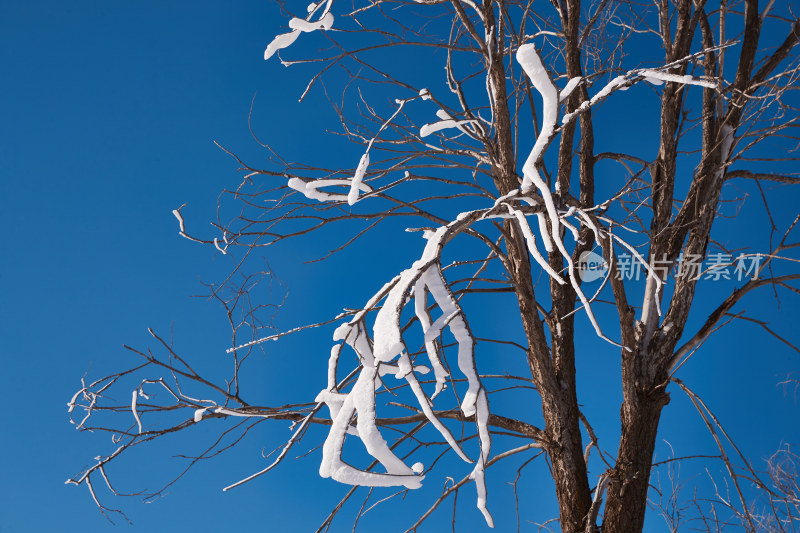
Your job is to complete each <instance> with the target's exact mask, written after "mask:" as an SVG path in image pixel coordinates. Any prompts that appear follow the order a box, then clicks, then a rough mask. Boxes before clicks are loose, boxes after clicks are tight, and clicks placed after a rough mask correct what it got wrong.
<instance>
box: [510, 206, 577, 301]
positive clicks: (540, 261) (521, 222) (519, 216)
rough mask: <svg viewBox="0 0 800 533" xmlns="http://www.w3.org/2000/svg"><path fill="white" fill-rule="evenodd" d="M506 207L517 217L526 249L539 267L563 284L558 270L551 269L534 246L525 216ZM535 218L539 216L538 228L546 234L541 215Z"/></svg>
mask: <svg viewBox="0 0 800 533" xmlns="http://www.w3.org/2000/svg"><path fill="white" fill-rule="evenodd" d="M506 207H507V208H508V212H509V213H511V214H512V215H514V217H515V218H516V219H517V222H518V223H519V226H520V228H521V229H522V234H523V235H524V236H525V242H526V243H527V245H528V251H529V252H530V253H531V255H532V256H533V259H534V260H535V261H536V262H537V263H538V264H539V266H540V267H542V269H543V270H544V271H545V272H547V274H548V275H549V276H550V277H551V278H553V279H554V280H556V281H557V282H558V284H559V285H564V284H565V283H566V281H564V279H563V278H562V277H561V276H559V274H558V272H556V271H555V270H553V268H552V267H551V266H550V264H549V263H548V262H547V260H546V259H545V258H544V256H542V253H541V252H540V251H539V248H538V247H537V246H536V236H534V234H533V231H531V227H530V225H529V224H528V220H527V219H526V218H525V215H524V214H523V213H522V211H520V210H519V209H514V208H513V207H511V206H510V205H508V204H506ZM537 218H539V221H540V225H539V229H540V230H541V231H542V235H547V231H546V229H547V226H544V230H542V224H541V221H542V219H543V217H541V216H539V217H537ZM548 251H552V248H551V250H548Z"/></svg>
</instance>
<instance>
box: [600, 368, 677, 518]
mask: <svg viewBox="0 0 800 533" xmlns="http://www.w3.org/2000/svg"><path fill="white" fill-rule="evenodd" d="M641 378H642V379H637V380H635V381H634V382H632V383H635V385H633V387H632V389H634V390H631V391H630V392H629V393H627V394H626V398H625V401H624V402H623V404H622V409H621V412H620V419H621V422H622V436H621V438H620V443H619V450H618V452H617V463H616V467H615V469H614V474H613V476H612V478H611V481H610V482H609V485H608V489H607V494H606V508H605V515H604V520H603V531H606V532H609V533H612V532H613V533H636V532H640V531H642V528H643V527H644V516H645V511H646V510H647V491H648V489H649V483H650V470H651V468H652V464H653V451H654V449H655V445H656V435H657V433H658V423H659V420H660V418H661V410H662V409H663V408H664V406H665V405H667V403H669V395H668V394H667V393H666V392H664V390H663V388H661V387H646V388H640V387H641V385H642V384H643V383H644V381H645V379H646V378H645V377H644V376H641Z"/></svg>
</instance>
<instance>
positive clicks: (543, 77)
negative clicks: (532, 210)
mask: <svg viewBox="0 0 800 533" xmlns="http://www.w3.org/2000/svg"><path fill="white" fill-rule="evenodd" d="M517 62H518V63H519V64H520V66H521V67H522V70H524V71H525V74H526V75H527V76H528V78H530V80H531V84H533V87H534V88H535V89H536V90H537V91H539V94H541V95H542V129H541V131H540V132H539V136H538V137H537V138H536V143H535V144H534V145H533V148H532V149H531V153H530V155H528V159H527V160H526V161H525V165H524V166H523V181H522V192H523V193H525V192H527V191H529V190H530V189H531V188H532V187H533V185H536V186H537V187H538V188H539V189H543V188H544V189H547V187H546V186H545V185H544V182H543V181H542V178H541V177H540V176H539V171H538V170H537V168H536V164H537V163H538V162H539V159H540V158H541V157H542V155H543V154H544V151H545V149H546V148H547V146H548V145H549V144H550V141H551V140H552V138H553V136H554V135H555V128H556V120H557V118H558V88H557V87H556V86H555V84H554V83H553V80H552V79H550V74H549V73H548V72H547V69H546V68H545V66H544V63H542V58H541V56H540V55H539V52H538V50H536V47H535V46H534V45H533V43H528V44H524V45H522V46H520V47H519V49H518V50H517ZM540 183H541V185H540ZM548 196H549V191H548ZM545 202H547V198H545ZM551 203H552V199H551ZM554 231H555V228H554Z"/></svg>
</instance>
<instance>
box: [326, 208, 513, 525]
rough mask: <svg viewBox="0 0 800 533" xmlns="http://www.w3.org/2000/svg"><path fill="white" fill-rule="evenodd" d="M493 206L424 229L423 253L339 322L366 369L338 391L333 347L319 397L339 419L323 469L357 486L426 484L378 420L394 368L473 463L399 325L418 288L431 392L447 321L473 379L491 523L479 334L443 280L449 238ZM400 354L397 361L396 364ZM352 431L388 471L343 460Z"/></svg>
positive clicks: (337, 336) (442, 373)
mask: <svg viewBox="0 0 800 533" xmlns="http://www.w3.org/2000/svg"><path fill="white" fill-rule="evenodd" d="M496 207H497V206H495V207H493V208H492V209H495V208H496ZM492 209H490V210H480V211H471V212H467V213H462V214H461V215H459V216H458V217H457V218H456V220H455V221H453V222H451V223H450V224H448V225H446V226H442V227H440V228H438V229H437V230H435V231H430V232H426V234H425V238H426V239H427V243H426V245H425V248H424V250H423V253H422V255H421V257H420V259H419V260H417V261H415V262H414V263H413V264H412V265H411V267H409V268H407V269H406V270H404V271H403V272H401V273H400V275H399V276H397V277H396V278H395V279H394V280H392V282H390V283H389V284H387V285H386V286H384V287H383V288H382V289H381V290H380V291H379V292H378V293H377V294H376V295H375V296H373V298H371V299H370V301H369V303H368V304H367V305H366V306H365V308H364V310H363V311H362V312H359V313H357V314H356V315H355V316H354V317H353V318H352V319H351V320H350V321H349V322H346V323H344V324H342V325H340V326H339V327H338V328H336V331H335V332H334V335H333V338H334V340H335V341H344V342H345V343H347V344H348V345H349V346H351V347H352V348H353V350H354V351H355V352H356V354H357V355H358V357H359V360H360V362H361V370H360V373H359V375H358V380H357V381H356V384H355V385H354V386H353V388H352V389H351V390H350V391H349V392H347V393H342V392H340V391H338V390H336V388H335V383H336V368H337V366H338V359H339V356H340V353H341V351H340V349H338V346H337V347H335V348H334V349H333V350H331V356H330V359H329V362H328V388H327V389H326V390H324V391H322V392H321V393H320V394H319V395H318V396H317V401H318V402H324V403H326V404H327V405H328V407H329V409H330V410H331V416H332V420H333V422H332V425H331V429H330V431H329V433H328V436H327V438H326V439H325V444H324V445H323V460H322V463H321V465H320V475H321V476H323V477H331V478H333V479H336V480H337V481H340V482H343V483H349V484H353V485H367V486H405V487H407V488H417V487H419V486H421V481H422V479H423V476H421V475H417V474H418V473H420V472H422V471H423V470H424V467H423V465H421V464H415V465H414V466H413V467H411V468H409V467H408V466H407V465H406V464H405V463H404V462H403V461H402V460H400V459H399V458H398V457H397V456H396V455H395V454H394V453H393V452H392V450H391V449H390V448H389V446H388V445H387V443H386V441H385V440H384V439H383V437H382V436H381V433H380V430H379V428H378V426H377V424H376V414H375V391H376V390H377V389H378V388H379V387H380V385H381V381H380V376H381V375H382V374H390V373H391V374H394V375H395V378H396V379H405V380H406V382H407V383H408V385H409V389H410V390H411V391H412V393H413V394H414V396H415V398H416V400H417V403H418V405H419V407H420V410H421V411H422V412H423V413H424V414H425V416H426V418H427V419H428V420H429V421H430V423H431V425H433V426H434V427H435V428H436V430H437V431H438V432H439V433H440V434H441V435H442V437H443V438H444V439H445V441H446V442H447V443H448V444H449V445H450V447H451V448H452V449H453V450H454V451H455V452H456V454H457V455H458V456H459V457H461V459H463V460H464V461H467V462H471V461H470V459H469V458H468V457H467V455H466V454H465V453H464V452H463V451H462V449H461V447H460V446H459V444H458V442H457V441H456V439H455V438H454V437H453V435H452V433H451V432H450V430H449V429H448V428H447V427H446V426H445V425H444V424H443V423H442V422H441V421H440V420H439V419H438V418H437V417H436V415H435V413H434V411H433V409H432V398H431V397H430V396H428V395H427V394H426V392H425V391H424V390H423V388H422V385H421V383H420V382H419V380H418V379H417V373H426V372H428V371H429V369H428V368H427V367H424V366H421V365H418V366H414V365H413V363H412V361H411V358H410V356H409V353H408V350H407V348H406V345H405V341H404V339H403V335H402V328H401V325H400V315H401V313H402V311H403V309H404V308H405V306H406V305H407V303H408V302H409V301H410V296H411V294H412V291H413V296H414V309H415V312H416V314H417V316H418V318H419V321H420V325H421V326H422V329H423V336H424V338H425V346H426V352H427V354H428V357H429V359H430V361H431V367H432V368H433V371H434V375H435V376H436V382H437V383H436V390H435V391H434V394H433V396H435V395H436V394H438V393H439V392H440V391H441V390H442V389H443V388H444V384H445V381H446V379H447V377H448V373H447V371H446V370H445V366H444V364H443V361H442V360H441V357H440V354H439V351H438V346H437V345H436V343H435V338H436V337H438V335H439V334H440V333H441V332H442V330H443V329H444V328H448V329H449V330H450V332H451V333H452V335H453V336H454V337H455V339H456V342H457V344H458V354H457V359H458V367H459V370H460V371H461V373H462V374H463V375H464V376H465V377H466V379H467V382H468V387H467V391H466V393H465V394H464V398H463V401H462V404H461V410H462V412H463V413H464V415H465V416H467V417H471V416H475V419H476V422H477V425H478V435H479V439H480V450H481V451H480V457H479V459H478V461H477V462H476V466H475V468H474V470H473V474H472V476H473V479H474V480H475V482H476V485H477V491H478V507H479V508H480V509H481V511H482V512H483V513H484V516H485V517H486V521H487V523H488V524H489V525H492V524H493V521H492V517H491V515H490V514H489V512H488V510H487V509H486V486H485V479H484V473H483V472H484V467H485V464H486V462H487V460H488V456H489V452H490V449H491V439H490V435H489V429H488V420H489V405H488V400H487V396H486V390H485V389H484V387H483V385H482V383H481V380H480V377H479V376H478V371H477V368H476V365H475V340H474V338H473V336H472V334H471V332H470V330H469V327H468V325H467V321H466V318H465V316H464V312H463V310H462V309H461V306H460V305H459V303H458V300H457V299H456V297H455V295H454V294H453V293H452V291H451V290H450V288H449V286H448V285H447V282H446V281H445V279H444V276H443V274H442V270H441V265H440V263H439V261H440V254H441V251H442V248H443V247H444V245H445V244H446V242H447V241H449V240H450V239H451V238H452V237H453V236H454V235H456V234H458V233H460V232H461V231H463V230H465V229H467V228H468V227H469V226H470V225H471V224H472V223H474V222H475V221H477V220H480V219H481V218H483V217H485V216H487V215H489V212H490V211H491V210H492ZM428 295H430V296H431V297H432V298H433V300H434V301H435V303H436V305H437V306H438V307H439V309H440V310H441V312H442V315H441V316H440V317H439V318H437V319H436V320H432V319H431V317H430V315H429V312H428V306H427V296H428ZM381 300H383V305H382V306H381V307H380V309H379V310H378V312H377V315H376V317H375V322H374V326H373V328H372V331H373V339H372V341H370V338H369V336H368V333H367V330H366V324H365V318H366V314H367V313H368V312H369V311H371V310H373V309H374V308H375V307H376V306H377V304H378V302H379V301H381ZM395 359H396V364H394V363H393V361H394V360H395ZM355 415H357V422H356V428H355V430H356V431H355V432H354V431H353V428H352V420H353V417H354V416H355ZM348 433H349V434H354V433H355V434H356V435H357V436H358V438H359V439H360V440H361V441H362V442H363V443H364V445H365V447H366V448H367V451H368V452H369V453H370V455H372V456H373V457H374V458H375V459H377V460H378V461H379V462H380V463H381V464H382V465H383V467H384V468H385V469H386V474H379V473H373V472H367V471H364V470H359V469H357V468H355V467H353V466H351V465H349V464H347V463H346V462H345V461H344V460H343V459H342V447H343V446H344V441H345V436H346V435H347V434H348Z"/></svg>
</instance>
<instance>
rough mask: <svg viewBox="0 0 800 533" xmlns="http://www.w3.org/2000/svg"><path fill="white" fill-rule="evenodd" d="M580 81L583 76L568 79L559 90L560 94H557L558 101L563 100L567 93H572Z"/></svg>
mask: <svg viewBox="0 0 800 533" xmlns="http://www.w3.org/2000/svg"><path fill="white" fill-rule="evenodd" d="M582 81H583V78H582V77H581V76H576V77H574V78H572V79H570V80H569V81H568V82H567V85H566V86H564V88H563V89H562V90H561V94H560V95H559V98H558V101H559V102H563V101H564V100H566V99H567V98H569V95H571V94H572V91H574V90H575V89H576V88H577V87H578V85H580V83H581V82H582Z"/></svg>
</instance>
